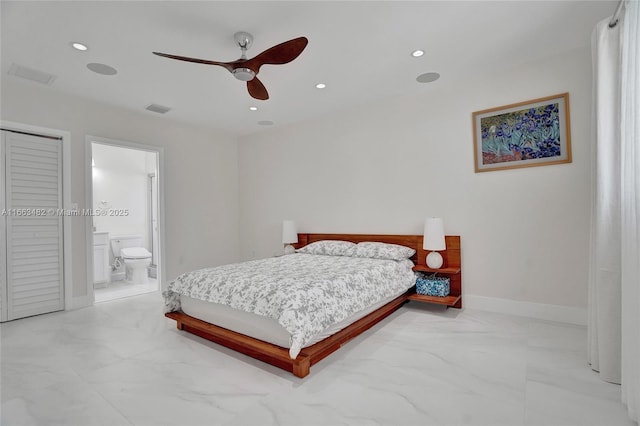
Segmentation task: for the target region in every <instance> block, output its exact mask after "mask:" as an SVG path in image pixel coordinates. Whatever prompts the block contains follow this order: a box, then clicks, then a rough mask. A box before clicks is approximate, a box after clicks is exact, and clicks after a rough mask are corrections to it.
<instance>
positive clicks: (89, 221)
mask: <svg viewBox="0 0 640 426" xmlns="http://www.w3.org/2000/svg"><path fill="white" fill-rule="evenodd" d="M94 142H95V143H99V144H102V145H110V146H115V147H120V148H132V149H137V150H140V151H147V152H155V153H156V154H157V155H158V157H157V164H156V166H157V168H156V170H157V184H158V214H159V218H158V222H159V224H158V225H159V226H158V236H159V238H158V239H159V240H160V241H159V242H158V247H159V249H160V250H159V251H160V253H158V263H159V265H158V270H159V271H160V280H158V290H157V291H158V292H161V291H162V289H163V288H164V286H163V283H162V282H161V281H162V280H164V279H165V276H166V274H165V262H164V259H165V244H164V240H165V232H164V217H165V214H164V148H162V147H159V146H154V145H147V144H142V143H138V142H129V141H123V140H118V139H109V138H103V137H99V136H91V135H86V136H85V150H84V153H85V158H84V160H85V161H84V166H85V168H84V176H85V187H84V190H85V206H84V208H85V209H93V171H92V158H93V147H92V145H91V144H92V143H94ZM85 229H86V241H85V253H86V255H87V265H86V268H87V279H86V281H87V296H88V299H89V304H90V305H93V304H94V303H95V292H94V288H93V218H92V217H91V216H86V217H85Z"/></svg>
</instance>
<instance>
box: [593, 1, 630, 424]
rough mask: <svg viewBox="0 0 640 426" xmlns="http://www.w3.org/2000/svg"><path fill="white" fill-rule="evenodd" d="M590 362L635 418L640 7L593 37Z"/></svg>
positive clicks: (603, 26)
mask: <svg viewBox="0 0 640 426" xmlns="http://www.w3.org/2000/svg"><path fill="white" fill-rule="evenodd" d="M592 42H593V71H594V75H593V77H594V90H593V97H594V117H593V123H594V125H593V127H594V128H593V151H592V153H593V159H594V181H593V182H592V183H593V198H592V200H593V210H592V220H591V270H590V276H589V363H590V364H591V366H592V368H593V369H594V370H596V371H599V372H600V376H601V377H602V379H603V380H606V381H610V382H614V383H620V384H621V385H622V386H621V388H622V400H623V402H624V403H625V404H626V405H627V407H628V410H629V415H630V417H631V418H632V419H633V420H635V421H638V420H639V418H640V67H639V63H638V58H640V3H639V2H638V0H628V1H627V2H626V5H625V8H624V9H623V14H622V16H621V19H620V22H619V24H618V25H617V26H616V27H614V28H609V19H607V20H605V21H602V22H600V23H599V24H598V25H597V26H596V29H595V30H594V34H593V41H592Z"/></svg>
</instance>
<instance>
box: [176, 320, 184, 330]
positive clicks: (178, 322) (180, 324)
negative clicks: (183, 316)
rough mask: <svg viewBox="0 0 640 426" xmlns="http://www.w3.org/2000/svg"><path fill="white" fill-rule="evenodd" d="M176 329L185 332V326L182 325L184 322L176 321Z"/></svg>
mask: <svg viewBox="0 0 640 426" xmlns="http://www.w3.org/2000/svg"><path fill="white" fill-rule="evenodd" d="M176 327H177V328H178V330H183V329H184V326H183V325H182V321H176Z"/></svg>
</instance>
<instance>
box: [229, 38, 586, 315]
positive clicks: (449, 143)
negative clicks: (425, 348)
mask: <svg viewBox="0 0 640 426" xmlns="http://www.w3.org/2000/svg"><path fill="white" fill-rule="evenodd" d="M469 74H470V75H472V76H473V77H470V78H469V79H468V80H467V81H455V82H454V81H448V80H447V75H443V76H442V78H441V79H440V80H439V81H437V82H435V83H432V84H431V85H419V84H417V83H416V95H415V96H411V97H402V98H396V99H392V100H386V101H380V102H379V103H376V104H370V105H366V106H364V107H362V108H360V109H357V110H349V111H339V112H336V113H335V114H332V115H328V116H325V117H321V118H318V119H316V120H314V121H310V122H307V123H303V124H299V125H295V126H290V127H286V128H275V129H273V130H271V131H269V132H268V133H261V134H256V135H253V136H248V137H244V138H242V139H241V141H240V146H239V168H240V212H241V219H240V235H241V241H240V248H241V256H242V258H244V259H249V258H253V257H262V256H268V255H272V254H274V253H277V252H280V251H281V250H282V248H281V247H282V245H281V244H280V235H281V234H280V227H281V223H282V220H283V219H294V220H296V222H297V225H298V231H299V232H347V233H394V234H403V233H411V234H420V233H422V230H423V223H424V218H425V217H426V216H440V217H442V218H443V219H444V223H445V231H446V232H447V233H448V234H459V235H461V241H462V262H463V288H464V292H465V294H467V295H477V296H485V297H492V298H499V299H510V300H513V301H524V302H531V303H542V304H552V305H565V306H570V307H577V308H584V307H586V303H587V264H588V235H589V226H588V225H589V205H590V204H589V203H590V201H589V200H590V198H589V186H590V172H589V170H590V148H589V146H590V145H589V126H590V124H589V123H590V120H589V117H590V106H591V88H590V81H591V62H590V53H589V51H588V49H586V48H585V49H581V50H576V51H573V52H569V53H567V54H565V55H562V56H561V57H553V58H549V59H548V60H547V61H544V62H535V63H523V64H522V65H521V66H520V67H518V68H516V69H508V70H503V71H502V72H500V73H495V74H491V75H484V76H483V75H477V74H475V75H474V74H473V73H469ZM329 83H330V82H329ZM330 87H331V86H330V85H329V89H327V90H330ZM563 92H569V93H570V107H571V131H572V147H573V162H572V163H571V164H564V165H553V166H545V167H532V168H526V169H517V170H505V171H494V172H486V173H478V174H476V173H474V167H473V136H472V121H471V114H472V112H473V111H479V110H482V109H487V108H491V107H496V106H500V105H506V104H510V103H514V102H519V101H525V100H528V99H534V98H539V97H542V96H548V95H554V94H558V93H563ZM310 101H312V100H311V99H310Z"/></svg>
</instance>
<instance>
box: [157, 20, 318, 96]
mask: <svg viewBox="0 0 640 426" xmlns="http://www.w3.org/2000/svg"><path fill="white" fill-rule="evenodd" d="M233 38H234V40H235V42H236V43H237V44H238V46H239V47H240V50H241V52H242V55H241V56H240V59H238V60H235V61H233V62H217V61H209V60H206V59H196V58H188V57H186V56H177V55H169V54H167V53H160V52H153V54H154V55H158V56H163V57H165V58H170V59H177V60H179V61H187V62H196V63H198V64H206V65H218V66H221V67H224V68H226V69H227V71H229V72H230V73H231V74H233V76H234V77H235V78H237V79H238V80H242V81H246V82H247V90H248V91H249V94H250V95H251V96H252V97H253V98H255V99H260V100H267V99H269V93H268V92H267V89H266V88H265V87H264V85H263V84H262V82H261V81H260V80H258V77H257V75H258V72H259V71H260V67H261V66H263V65H282V64H287V63H289V62H291V61H293V60H294V59H295V58H297V57H298V55H300V54H301V53H302V51H303V50H304V48H305V47H307V43H308V42H309V40H307V38H306V37H298V38H294V39H293V40H289V41H285V42H284V43H280V44H278V45H276V46H273V47H272V48H270V49H267V50H265V51H264V52H262V53H260V54H259V55H257V56H256V57H254V58H251V59H247V55H246V53H247V50H248V49H249V48H250V47H251V45H252V44H253V36H252V35H251V34H249V33H247V32H244V31H240V32H237V33H235V34H234V36H233Z"/></svg>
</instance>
